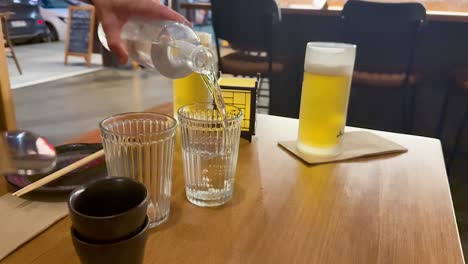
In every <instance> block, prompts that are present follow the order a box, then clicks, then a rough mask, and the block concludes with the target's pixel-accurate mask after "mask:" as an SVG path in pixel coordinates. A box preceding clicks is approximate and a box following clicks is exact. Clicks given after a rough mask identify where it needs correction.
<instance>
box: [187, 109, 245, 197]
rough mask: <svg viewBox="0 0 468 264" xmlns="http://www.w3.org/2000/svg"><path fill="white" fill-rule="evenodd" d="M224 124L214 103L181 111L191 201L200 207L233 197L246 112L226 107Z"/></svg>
mask: <svg viewBox="0 0 468 264" xmlns="http://www.w3.org/2000/svg"><path fill="white" fill-rule="evenodd" d="M226 110H227V111H226V112H227V115H226V116H227V119H226V121H223V119H222V118H221V116H220V114H219V112H218V110H216V109H213V105H211V104H194V105H189V106H185V107H182V108H181V109H179V111H178V117H179V127H180V132H181V143H182V156H183V162H184V175H185V192H186V195H187V199H188V200H189V201H190V202H191V203H193V204H195V205H198V206H217V205H221V204H224V203H226V202H227V201H229V200H230V199H231V198H232V194H233V191H234V175H235V173H236V165H237V155H238V152H239V138H240V133H241V123H242V118H243V114H242V111H241V110H240V109H239V108H237V107H234V106H226Z"/></svg>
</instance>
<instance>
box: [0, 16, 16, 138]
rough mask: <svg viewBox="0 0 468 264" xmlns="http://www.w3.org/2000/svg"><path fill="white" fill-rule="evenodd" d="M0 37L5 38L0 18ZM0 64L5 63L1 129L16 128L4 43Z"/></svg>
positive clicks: (1, 82) (0, 69) (1, 74)
mask: <svg viewBox="0 0 468 264" xmlns="http://www.w3.org/2000/svg"><path fill="white" fill-rule="evenodd" d="M0 39H3V32H2V20H0ZM0 65H5V67H3V66H2V67H0V131H5V130H15V129H16V118H15V111H14V107H13V97H12V95H11V89H10V79H9V77H8V65H7V62H6V54H5V47H4V46H3V45H0Z"/></svg>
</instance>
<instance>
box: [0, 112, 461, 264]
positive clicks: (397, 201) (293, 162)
mask: <svg viewBox="0 0 468 264" xmlns="http://www.w3.org/2000/svg"><path fill="white" fill-rule="evenodd" d="M153 110H157V111H160V112H165V113H171V112H172V105H170V104H166V105H163V106H162V107H159V108H156V109H153ZM297 127H298V121H297V120H295V119H288V118H280V117H274V116H267V115H259V116H258V123H257V136H256V137H255V138H254V140H253V142H252V143H248V142H247V141H244V140H242V141H241V144H240V152H239V160H238V167H237V175H236V185H235V192H234V197H233V200H232V201H231V202H229V203H228V204H226V205H225V206H222V207H218V208H201V207H197V206H195V205H192V204H191V203H189V202H188V201H187V200H186V198H185V193H184V180H183V174H182V161H181V155H180V149H179V147H178V148H177V151H176V155H175V160H174V165H175V166H174V175H173V187H172V203H171V213H170V216H169V220H168V222H166V223H165V224H163V225H162V226H160V227H158V228H156V229H154V230H152V231H151V234H150V236H149V240H148V244H147V250H146V255H145V263H321V264H323V263H333V264H336V263H358V264H361V263H424V264H429V263H434V264H435V263H450V264H458V263H464V260H463V254H462V251H461V247H460V240H459V236H458V232H457V225H456V222H455V217H454V211H453V206H452V201H451V197H450V190H449V186H448V181H447V176H446V173H445V167H444V162H443V156H442V150H441V146H440V142H439V141H438V140H436V139H431V138H424V137H417V136H409V135H401V134H394V133H386V132H378V131H374V132H375V133H376V134H378V135H381V136H383V137H385V138H388V139H390V140H393V141H395V142H397V143H399V144H401V145H403V146H405V147H407V148H408V149H409V151H408V153H405V154H400V155H387V156H381V157H378V158H366V159H359V160H355V161H350V162H342V163H337V164H327V165H320V166H312V167H308V166H306V165H304V164H303V163H302V162H300V161H298V160H297V159H296V158H294V157H293V156H291V155H289V154H288V153H287V152H285V151H284V150H282V149H281V148H279V147H278V146H277V142H278V141H279V140H290V139H294V138H295V137H296V135H297ZM350 130H356V129H352V128H349V129H348V131H350ZM99 140H100V139H99V134H98V132H97V131H94V132H91V133H88V134H85V135H84V136H83V137H81V138H79V139H77V140H76V141H77V142H98V141H99ZM69 228H70V220H69V219H68V217H67V218H65V219H64V220H62V221H60V222H59V223H57V224H56V225H54V226H53V227H52V228H50V229H48V230H47V231H45V232H44V233H43V234H41V235H39V236H38V237H37V238H35V239H34V240H32V241H31V242H29V243H27V244H26V245H24V246H23V247H22V248H20V249H19V250H18V251H16V252H14V253H13V254H12V255H10V256H9V257H7V258H6V259H5V260H4V261H3V262H1V263H2V264H6V263H15V264H18V263H22V264H23V263H36V264H40V263H44V264H45V263H47V264H54V263H60V264H62V263H67V264H72V263H78V259H77V256H76V254H75V251H74V249H73V246H72V243H71V239H70V235H69Z"/></svg>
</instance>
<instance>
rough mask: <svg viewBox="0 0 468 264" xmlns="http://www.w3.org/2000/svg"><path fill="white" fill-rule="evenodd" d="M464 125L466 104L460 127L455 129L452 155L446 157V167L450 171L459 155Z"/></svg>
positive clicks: (466, 114)
mask: <svg viewBox="0 0 468 264" xmlns="http://www.w3.org/2000/svg"><path fill="white" fill-rule="evenodd" d="M466 123H468V104H466V106H465V112H464V113H463V119H462V121H461V124H460V126H459V127H458V129H457V134H456V136H455V146H454V147H453V150H452V153H451V154H450V156H449V157H448V161H447V167H448V169H450V168H451V167H452V164H453V161H454V160H455V157H456V156H457V155H458V154H459V153H460V149H461V144H462V138H463V131H464V130H465V126H466Z"/></svg>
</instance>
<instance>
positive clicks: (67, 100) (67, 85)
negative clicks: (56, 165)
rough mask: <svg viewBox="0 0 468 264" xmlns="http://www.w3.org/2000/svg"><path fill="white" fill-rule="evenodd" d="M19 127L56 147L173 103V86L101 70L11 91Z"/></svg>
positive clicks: (155, 79) (157, 79) (128, 73)
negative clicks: (106, 122)
mask: <svg viewBox="0 0 468 264" xmlns="http://www.w3.org/2000/svg"><path fill="white" fill-rule="evenodd" d="M13 96H14V102H15V108H16V116H17V120H18V126H19V127H20V128H23V129H28V130H31V131H34V132H36V133H38V134H40V135H43V136H45V137H47V138H49V139H50V140H51V142H52V143H54V144H60V143H63V142H64V141H66V140H68V139H70V138H73V137H75V136H78V135H80V134H82V133H84V132H86V131H89V130H92V129H96V128H97V127H98V122H99V121H100V120H102V119H103V118H105V117H107V116H110V115H113V114H117V113H122V112H131V111H141V110H144V109H146V108H149V107H151V106H154V105H158V104H161V103H163V102H168V101H172V85H171V81H170V80H168V79H166V78H164V77H162V76H160V75H155V74H151V73H147V72H143V71H123V70H118V71H117V70H108V69H106V70H101V71H97V72H94V73H89V74H85V75H79V76H75V77H71V78H66V79H61V80H57V81H53V82H48V83H41V84H38V85H34V86H31V87H26V88H22V89H16V90H13Z"/></svg>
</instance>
